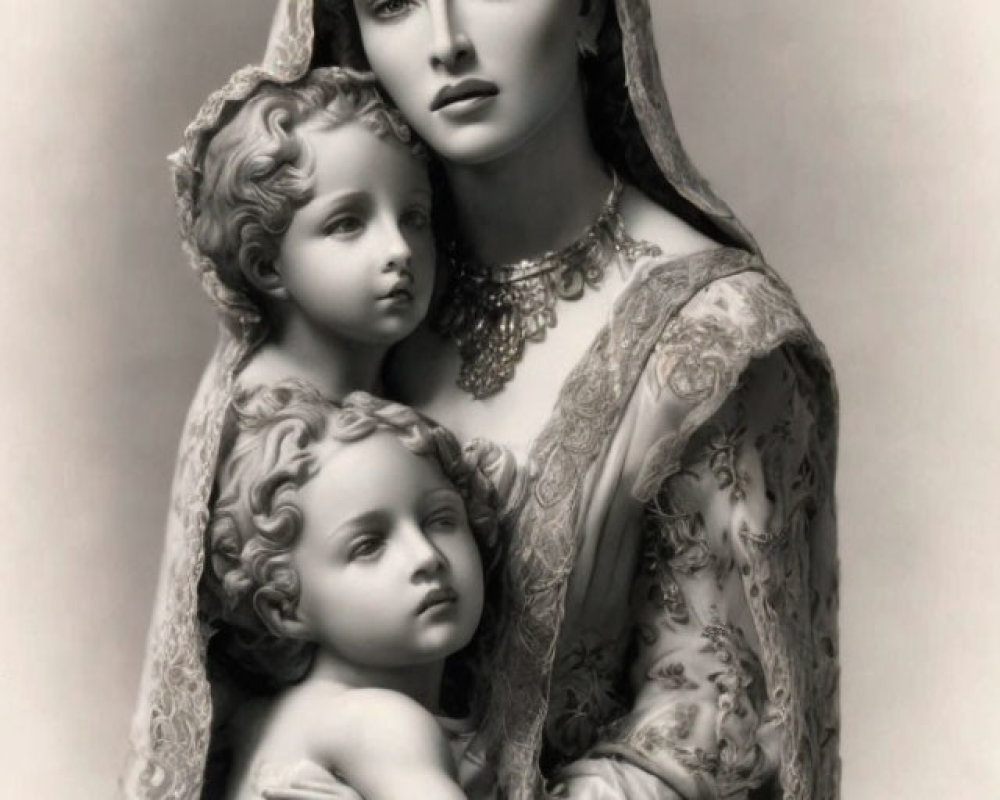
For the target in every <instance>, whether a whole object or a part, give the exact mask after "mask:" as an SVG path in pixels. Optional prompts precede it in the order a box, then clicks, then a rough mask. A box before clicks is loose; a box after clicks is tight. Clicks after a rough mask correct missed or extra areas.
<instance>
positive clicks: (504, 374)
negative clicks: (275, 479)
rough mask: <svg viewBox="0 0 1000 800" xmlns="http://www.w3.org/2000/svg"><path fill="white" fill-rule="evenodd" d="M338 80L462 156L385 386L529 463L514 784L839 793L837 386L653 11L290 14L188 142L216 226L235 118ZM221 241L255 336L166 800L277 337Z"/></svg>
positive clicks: (536, 788) (182, 569)
mask: <svg viewBox="0 0 1000 800" xmlns="http://www.w3.org/2000/svg"><path fill="white" fill-rule="evenodd" d="M327 64H337V65H340V66H346V67H350V68H352V69H357V70H368V69H370V70H371V71H372V72H373V73H374V76H375V78H376V79H377V80H378V81H379V83H380V84H381V86H382V87H383V88H384V90H385V91H386V92H387V94H388V95H389V96H390V97H391V99H392V100H393V101H394V102H395V104H396V105H397V106H398V107H399V109H400V110H401V112H402V114H403V115H404V117H406V119H407V121H408V123H409V124H410V125H411V126H412V128H413V129H414V131H415V132H416V133H417V134H418V135H419V136H420V137H421V138H422V139H423V140H424V142H425V143H426V145H427V147H428V149H429V150H430V151H431V153H432V155H433V156H434V166H433V169H432V182H433V186H434V191H435V225H434V227H435V234H436V237H437V242H438V247H439V253H440V258H439V261H440V267H441V269H440V274H441V278H442V280H441V282H440V284H439V287H438V290H437V293H436V297H435V298H434V300H433V301H432V304H431V309H430V313H429V315H428V320H427V322H426V324H425V325H424V326H422V327H421V328H419V329H418V330H417V331H416V332H415V333H414V334H413V336H412V337H410V338H409V339H407V340H406V341H404V342H403V343H402V344H401V345H400V346H399V347H398V348H397V349H396V351H395V354H394V355H390V363H389V369H388V374H387V378H386V384H385V391H386V392H387V393H389V394H391V395H392V396H394V397H396V398H398V399H400V400H402V401H403V402H406V403H408V404H410V405H413V406H415V407H417V408H418V409H420V410H422V411H425V412H427V413H428V414H429V415H430V416H432V417H434V418H435V419H437V420H439V421H440V422H441V423H443V424H444V425H447V426H448V427H449V428H450V429H452V430H453V431H455V432H456V433H457V434H458V436H459V437H460V438H461V439H468V438H472V437H477V436H483V437H488V438H490V439H493V440H496V441H498V442H499V443H500V444H502V445H506V446H507V447H509V448H510V449H511V450H512V451H513V452H514V453H515V454H516V456H517V460H518V471H517V477H518V480H517V481H515V482H514V485H515V486H517V487H518V490H517V491H516V492H514V493H513V494H511V495H510V502H509V505H508V507H507V509H506V513H505V515H504V520H503V521H504V528H505V530H506V531H507V535H508V536H509V537H510V539H509V542H508V553H507V555H506V557H505V561H504V567H503V569H504V593H503V601H502V602H501V603H500V604H499V607H498V608H497V609H496V613H497V615H498V617H499V622H498V625H499V632H498V634H497V636H496V639H495V641H494V642H492V644H491V646H492V651H491V652H492V656H491V658H490V659H489V660H488V662H487V663H488V664H489V668H488V669H487V670H485V671H484V672H483V673H482V674H480V675H479V676H478V686H479V687H480V689H481V692H482V700H483V709H484V710H483V714H482V716H481V718H480V719H479V726H480V727H479V730H480V743H481V746H482V748H483V749H484V752H486V753H487V756H488V759H489V762H490V764H491V766H492V767H494V768H495V770H496V773H497V778H498V782H499V789H500V791H501V792H502V793H503V794H504V795H505V796H507V797H511V798H533V797H541V796H544V795H545V794H551V795H554V796H565V797H573V798H595V799H596V798H672V799H673V798H713V797H725V798H759V797H774V798H795V799H796V800H798V799H799V798H831V797H836V796H837V794H838V788H837V781H838V774H839V766H838V757H837V731H838V719H837V658H838V656H837V632H836V606H837V600H836V534H835V510H834V499H833V476H834V470H835V454H836V396H835V390H834V386H833V380H832V375H831V372H830V368H829V365H828V362H827V360H826V357H825V354H824V351H823V348H822V346H821V344H820V343H819V342H818V340H817V339H816V337H815V335H814V334H813V332H812V330H811V328H810V327H809V325H808V323H807V321H806V320H805V319H804V317H803V315H802V313H801V312H800V310H799V309H798V306H797V305H796V303H795V301H794V299H793V297H792V295H791V293H790V291H789V290H788V288H787V287H786V286H785V285H784V283H783V282H782V281H781V280H780V278H778V277H777V276H776V275H775V274H774V272H773V271H772V270H771V269H770V268H769V267H768V266H767V265H766V263H765V262H764V261H763V260H762V258H761V255H760V253H759V250H758V248H757V246H756V244H755V242H754V240H753V239H752V237H751V236H750V234H749V233H748V232H747V231H746V230H745V229H744V228H743V226H742V225H741V224H740V223H739V221H738V220H737V219H735V217H734V216H733V215H732V213H731V212H730V211H729V209H728V208H727V206H726V205H725V204H724V203H723V202H722V201H721V200H720V199H719V198H718V197H717V196H716V195H715V193H714V192H713V191H712V189H711V188H710V187H709V186H708V185H707V183H706V182H705V181H704V180H703V179H702V178H701V176H700V175H699V174H698V173H697V171H696V170H695V168H694V167H693V166H692V164H691V163H690V161H689V160H688V158H687V156H686V154H685V153H684V151H683V149H682V147H681V145H680V142H679V139H678V137H677V134H676V131H675V129H674V126H673V121H672V119H671V116H670V113H669V106H668V104H667V100H666V96H665V93H664V91H663V87H662V85H661V79H660V74H659V68H658V65H657V61H656V53H655V48H654V45H653V41H652V29H651V24H650V19H649V9H648V6H647V3H646V0H607V2H602V1H601V0H354V1H353V2H342V1H341V0H328V1H327V0H322V1H318V2H316V3H313V2H308V1H307V0H289V2H285V3H283V4H282V5H281V6H280V8H279V10H278V13H277V16H276V19H275V25H274V29H273V31H272V37H271V40H270V42H269V46H268V52H267V56H266V58H265V64H264V66H262V67H259V68H255V69H250V70H248V71H246V72H244V73H242V74H241V75H238V76H237V77H236V78H235V79H234V80H233V81H232V82H231V83H230V85H229V86H227V87H226V88H225V89H224V90H222V91H221V92H220V93H219V94H218V95H216V96H215V97H214V98H213V100H211V101H210V102H209V103H208V104H207V105H206V107H205V108H203V110H202V113H201V114H200V115H199V118H198V119H197V120H196V121H195V123H194V125H193V126H192V127H191V128H190V129H189V131H188V137H187V143H186V147H185V149H184V150H183V151H182V153H181V154H180V155H179V157H178V162H177V163H178V166H177V176H178V188H179V197H180V202H181V212H182V225H183V226H184V228H185V231H186V232H187V233H188V234H190V232H191V225H192V221H193V218H194V217H195V216H196V214H195V209H194V205H193V199H194V197H195V196H196V195H197V190H198V181H199V179H200V172H199V170H200V164H201V159H202V157H203V148H204V143H205V141H206V139H207V138H208V137H210V136H211V134H212V132H213V131H214V130H216V129H217V128H218V126H219V125H220V124H221V120H223V119H224V118H225V116H226V115H227V113H229V109H230V108H231V107H232V106H233V105H235V104H238V103H239V102H240V101H241V100H242V98H243V97H245V96H246V94H247V93H248V92H249V91H250V88H249V87H250V86H251V85H253V84H255V83H256V82H258V81H259V80H261V78H262V76H267V77H268V78H269V79H271V80H276V81H278V82H283V81H284V82H287V81H292V80H295V79H297V78H299V77H300V76H301V75H303V74H304V73H305V72H306V71H307V69H308V68H309V66H310V65H313V66H322V65H327ZM190 241H192V242H193V240H190ZM192 249H193V255H194V257H195V263H196V265H197V266H198V268H199V271H200V272H201V274H202V276H203V278H204V280H205V284H206V287H207V289H208V291H209V293H210V294H211V295H212V296H213V298H214V299H215V300H216V302H217V303H218V305H219V307H220V310H221V311H222V314H223V318H224V320H225V321H226V322H227V325H226V328H225V330H224V332H223V335H222V339H221V342H220V346H219V350H218V351H217V353H216V355H215V357H214V358H213V361H212V363H211V364H210V366H209V369H208V371H207V373H206V377H205V380H204V382H203V385H202V387H201V389H200V390H199V394H198V396H197V398H196V401H195V404H194V406H193V408H192V412H191V417H190V421H189V426H188V428H187V430H186V432H185V436H184V440H183V441H182V449H181V458H180V461H179V469H178V476H177V482H176V486H175V494H174V497H175V503H174V514H173V517H172V521H171V525H170V527H169V529H168V546H167V554H166V558H165V567H164V578H163V582H162V585H161V590H160V600H159V601H158V606H157V608H158V612H159V616H158V618H157V619H156V620H154V625H153V629H152V631H151V638H150V654H149V658H148V667H147V673H146V678H145V681H144V688H143V693H142V697H141V703H140V708H139V711H138V713H137V716H136V726H135V730H134V736H133V738H134V742H135V757H134V760H133V769H132V771H131V772H130V775H129V778H128V780H127V787H128V788H129V790H130V791H131V792H132V793H133V794H135V795H137V796H142V797H188V796H194V795H196V794H197V792H198V791H199V790H200V786H201V781H202V775H203V770H204V758H205V754H206V753H207V750H208V738H209V729H210V726H209V717H210V706H211V703H210V700H209V697H210V686H209V681H208V679H207V677H206V675H205V668H204V659H203V657H202V652H203V648H204V643H205V641H206V640H207V638H208V635H209V633H210V631H208V630H207V629H205V628H204V627H199V625H198V621H197V593H196V584H197V581H198V580H199V577H200V575H201V574H202V563H201V557H202V556H201V550H200V548H201V543H202V539H203V536H204V532H205V521H206V518H207V509H208V501H209V492H210V489H211V485H212V480H213V478H214V470H215V465H216V462H217V459H218V445H219V439H220V429H221V425H222V420H223V419H224V417H225V411H226V409H227V408H228V407H229V405H230V404H231V399H232V395H233V387H234V385H235V384H236V382H237V380H238V378H237V376H238V374H239V369H240V367H241V365H242V364H243V363H245V361H246V359H247V358H248V354H249V353H251V352H253V350H254V348H255V346H256V344H257V342H258V341H259V340H260V335H261V330H262V322H261V314H260V310H259V308H258V306H257V304H256V303H255V302H253V299H252V298H248V297H247V296H246V295H245V294H243V293H239V292H233V291H231V290H230V289H229V288H228V287H225V286H223V285H220V282H219V280H218V278H217V271H216V268H215V266H214V265H213V263H212V262H211V260H210V259H208V260H206V259H205V258H204V254H203V253H202V252H200V251H199V250H198V248H197V247H196V246H194V247H193V248H192ZM303 791H306V790H305V789H304V790H303ZM301 796H302V797H306V796H322V795H309V794H302V795H301Z"/></svg>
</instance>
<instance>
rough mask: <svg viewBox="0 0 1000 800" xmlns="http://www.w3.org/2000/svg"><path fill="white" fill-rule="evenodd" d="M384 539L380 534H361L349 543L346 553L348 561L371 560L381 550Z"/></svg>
mask: <svg viewBox="0 0 1000 800" xmlns="http://www.w3.org/2000/svg"><path fill="white" fill-rule="evenodd" d="M383 544H384V541H383V539H382V537H381V536H374V535H372V536H363V537H361V538H359V539H356V540H355V541H354V542H352V544H351V549H350V550H349V551H348V553H347V558H348V560H349V561H359V560H371V559H374V558H377V557H378V555H379V554H380V553H381V552H382V547H383Z"/></svg>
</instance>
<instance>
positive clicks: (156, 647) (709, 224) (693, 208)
mask: <svg viewBox="0 0 1000 800" xmlns="http://www.w3.org/2000/svg"><path fill="white" fill-rule="evenodd" d="M342 2H343V0H280V1H279V4H278V8H277V10H276V13H275V17H274V22H273V25H272V29H271V34H270V37H269V40H268V43H267V48H266V53H265V56H264V59H263V61H262V62H261V64H259V65H253V66H248V67H245V68H243V69H241V70H239V71H238V72H236V73H235V74H234V75H233V76H232V77H231V78H230V80H229V81H228V82H227V83H226V85H225V86H223V87H222V88H221V89H219V90H218V91H216V92H214V93H213V94H212V95H211V96H210V97H209V98H208V99H207V100H206V102H205V103H204V105H203V106H202V107H201V109H200V110H199V112H198V114H197V116H196V117H195V119H194V121H193V122H192V123H191V124H190V125H189V126H188V128H187V129H186V131H185V133H184V140H183V145H182V146H181V147H180V149H179V150H178V151H177V152H176V153H175V154H173V155H172V156H171V164H172V169H173V175H174V184H175V191H176V195H177V207H178V215H179V221H180V229H181V234H182V238H183V243H184V247H185V250H186V252H187V254H188V256H189V259H190V263H191V266H192V267H193V268H194V270H195V272H196V273H197V274H198V275H199V277H200V279H201V281H202V284H203V287H204V289H205V291H206V293H207V294H208V295H209V297H210V298H211V300H212V302H213V303H214V304H215V306H216V308H217V310H218V312H219V315H220V322H221V324H220V333H219V340H218V344H217V347H216V349H215V352H214V353H213V355H212V358H211V360H210V362H209V364H208V367H207V368H206V371H205V373H204V376H203V378H202V380H201V383H200V385H199V387H198V389H197V392H196V395H195V398H194V400H193V402H192V405H191V408H190V411H189V414H188V417H187V421H186V423H185V427H184V431H183V434H182V437H181V442H180V447H179V453H178V460H177V468H176V472H175V476H174V483H173V487H172V494H171V503H170V507H169V517H168V522H167V529H166V542H165V547H164V552H163V561H162V566H161V573H160V579H159V585H158V589H157V595H156V600H155V606H154V614H153V619H152V623H151V627H150V631H149V638H148V643H147V650H146V658H145V666H144V670H143V676H142V682H141V687H140V694H139V701H138V704H137V709H136V712H135V716H134V719H133V726H132V733H131V747H130V751H129V759H128V764H127V768H126V772H125V774H124V777H123V789H124V792H125V794H126V796H128V797H135V798H163V799H164V800H166V798H177V799H178V800H179V799H180V798H196V797H199V796H200V794H201V791H202V784H203V775H204V771H205V765H206V759H207V754H208V750H209V744H210V738H211V727H212V692H211V686H210V683H209V679H208V676H207V673H206V653H207V645H208V641H209V638H210V636H211V633H212V630H211V625H210V624H208V623H207V622H205V621H204V620H203V619H201V618H200V616H199V603H198V595H199V592H198V586H199V582H200V579H201V575H202V570H203V562H204V554H203V548H204V543H203V542H204V539H203V537H204V533H205V529H206V527H207V524H208V520H209V503H210V499H211V493H212V486H213V481H214V478H215V472H216V467H217V462H218V459H219V452H220V442H221V439H222V437H223V433H224V431H223V429H224V423H225V420H226V417H227V413H226V412H227V409H228V408H229V406H230V404H231V402H232V398H233V393H234V387H235V378H236V375H237V373H238V371H239V369H240V367H241V366H242V364H243V363H244V362H245V361H246V359H247V357H248V356H249V355H250V354H251V353H252V352H253V350H254V348H255V347H256V346H257V345H258V344H259V343H260V342H261V341H262V339H263V337H264V335H265V334H266V325H265V322H264V316H263V314H262V313H261V310H260V309H259V308H258V307H257V306H256V304H255V303H254V301H253V300H252V298H250V297H249V296H246V295H244V294H242V293H240V292H237V291H234V290H232V289H231V288H228V287H227V286H225V285H224V284H223V283H222V282H221V281H220V280H219V278H218V273H217V269H216V265H215V264H214V263H213V262H212V260H211V259H210V258H208V257H207V256H206V255H205V254H203V253H202V252H200V251H199V249H198V246H197V244H196V242H195V238H194V232H193V228H194V220H195V216H196V214H197V200H198V191H199V185H200V181H201V178H202V164H203V159H204V156H205V150H206V147H207V144H208V142H209V141H210V139H211V137H212V136H213V135H214V134H215V133H216V132H217V131H218V130H219V129H220V128H221V127H222V126H223V125H225V124H226V122H228V121H229V120H230V119H231V118H232V116H233V114H234V113H235V112H236V110H238V109H239V107H240V105H241V104H242V103H243V101H245V100H246V98H247V97H249V96H250V95H251V94H252V93H253V92H254V91H255V90H256V89H257V88H258V87H259V86H260V85H261V84H262V83H264V82H272V83H276V84H284V83H290V82H293V81H296V80H298V79H299V78H301V77H303V76H304V75H305V74H306V73H307V72H308V71H309V70H310V69H311V68H315V67H318V66H327V65H334V64H339V65H344V66H349V67H352V68H354V69H357V68H359V67H360V68H363V67H364V64H359V63H357V60H358V58H359V55H358V54H359V53H360V43H359V41H358V40H357V31H356V25H355V24H354V23H353V22H352V20H351V19H350V17H349V15H346V14H345V13H344V11H343V8H342V5H341V3H342ZM348 4H349V0H348ZM609 6H611V8H609V13H608V18H607V20H606V22H605V26H604V30H603V31H602V33H601V36H600V39H599V43H598V53H597V55H596V56H593V57H591V58H590V59H589V64H588V63H584V67H583V68H584V69H585V70H586V69H590V70H591V74H593V75H595V76H598V77H600V75H601V74H602V73H609V74H610V78H609V79H608V80H606V81H604V82H605V83H607V84H609V85H608V86H607V87H602V91H603V90H604V89H606V91H607V94H608V102H611V103H617V104H618V106H619V108H618V109H617V110H618V112H619V113H620V116H619V117H618V119H619V120H620V124H619V125H617V126H615V127H616V132H615V133H614V135H615V136H618V137H619V138H618V139H617V140H616V141H611V142H606V143H604V148H605V150H613V151H614V152H615V153H618V154H620V155H619V156H615V157H616V158H618V157H620V158H621V159H623V160H622V163H620V164H619V163H616V164H615V167H616V169H618V170H619V172H620V173H621V174H623V177H625V178H626V179H627V180H628V181H630V182H632V183H634V184H636V185H638V186H639V187H640V188H641V189H642V190H643V191H644V192H646V193H647V194H648V195H650V196H651V197H653V198H654V199H656V200H658V201H659V202H661V203H662V204H664V205H666V206H668V207H669V208H671V210H674V211H675V212H676V213H679V214H680V215H682V216H684V217H685V218H687V219H689V220H692V221H693V222H695V224H698V225H700V226H701V227H702V228H703V229H707V230H710V231H711V232H712V234H713V235H715V236H716V238H718V239H720V240H722V241H724V242H726V243H727V244H731V245H733V246H735V247H737V248H741V249H743V250H746V251H750V252H752V253H755V252H756V250H757V247H756V244H755V242H754V240H753V238H752V236H751V235H750V234H749V232H748V231H747V230H746V228H745V227H744V226H743V225H742V224H741V223H740V222H739V220H737V219H736V218H735V216H734V215H733V214H732V212H731V211H730V210H729V208H728V206H727V205H726V204H725V203H724V202H723V201H722V200H721V198H719V197H718V195H716V194H715V192H714V191H713V190H712V188H711V187H710V186H709V185H708V183H707V182H706V181H705V179H704V178H703V177H702V176H701V175H700V174H699V172H698V171H697V170H696V168H695V167H694V165H693V164H692V162H691V161H690V159H689V158H688V156H687V154H686V153H685V151H684V149H683V147H682V145H681V142H680V139H679V137H678V134H677V130H676V127H675V125H674V122H673V118H672V115H671V112H670V107H669V104H668V102H667V97H666V93H665V90H664V87H663V83H662V79H661V74H660V68H659V63H658V60H657V54H656V48H655V44H654V41H653V33H652V30H653V28H652V21H651V17H650V10H649V3H648V0H609ZM360 57H361V58H363V56H360ZM621 77H623V78H624V80H621V79H620V78H621ZM596 79H597V78H595V80H596ZM597 144H598V146H599V149H600V148H601V142H598V143H597ZM602 154H603V153H602ZM605 157H608V156H607V155H605ZM522 760H523V766H524V767H525V768H526V769H528V770H536V769H537V753H530V752H526V753H524V755H523V759H522Z"/></svg>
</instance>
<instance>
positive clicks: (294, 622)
mask: <svg viewBox="0 0 1000 800" xmlns="http://www.w3.org/2000/svg"><path fill="white" fill-rule="evenodd" d="M253 608H254V611H256V612H257V616H258V617H260V619H261V621H262V622H263V623H264V625H265V626H267V630H268V632H270V633H271V635H272V636H276V637H278V638H279V639H300V640H303V641H308V640H310V639H312V629H311V628H310V626H309V624H308V623H307V622H306V621H305V620H304V619H302V616H301V614H299V612H298V610H294V611H289V610H288V609H287V608H283V607H282V604H280V603H279V602H278V601H277V599H276V598H273V597H270V596H268V595H266V594H263V593H261V592H258V593H257V594H256V595H255V596H254V599H253Z"/></svg>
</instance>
